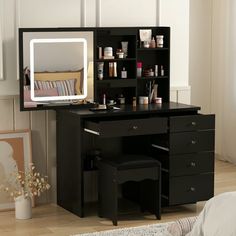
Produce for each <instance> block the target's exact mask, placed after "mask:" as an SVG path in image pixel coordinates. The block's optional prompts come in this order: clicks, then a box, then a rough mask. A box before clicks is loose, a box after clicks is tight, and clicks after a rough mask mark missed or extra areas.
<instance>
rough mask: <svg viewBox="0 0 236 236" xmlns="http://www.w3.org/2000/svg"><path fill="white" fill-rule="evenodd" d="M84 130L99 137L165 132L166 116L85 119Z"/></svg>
mask: <svg viewBox="0 0 236 236" xmlns="http://www.w3.org/2000/svg"><path fill="white" fill-rule="evenodd" d="M84 131H86V132H89V133H92V134H95V135H99V136H101V137H119V136H132V135H145V134H160V133H166V132H167V118H165V117H153V118H146V119H130V120H112V121H110V120H109V121H97V122H95V121H86V122H85V125H84Z"/></svg>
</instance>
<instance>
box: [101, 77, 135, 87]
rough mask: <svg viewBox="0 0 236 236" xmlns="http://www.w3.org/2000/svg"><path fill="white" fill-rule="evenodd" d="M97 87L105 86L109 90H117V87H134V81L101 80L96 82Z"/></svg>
mask: <svg viewBox="0 0 236 236" xmlns="http://www.w3.org/2000/svg"><path fill="white" fill-rule="evenodd" d="M97 83H98V85H99V86H100V85H101V86H106V87H111V88H117V87H123V88H127V87H136V79H119V78H116V79H103V80H97Z"/></svg>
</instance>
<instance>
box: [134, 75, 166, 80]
mask: <svg viewBox="0 0 236 236" xmlns="http://www.w3.org/2000/svg"><path fill="white" fill-rule="evenodd" d="M168 78H169V76H167V75H164V76H149V77H144V76H142V77H138V80H141V81H145V80H152V79H168Z"/></svg>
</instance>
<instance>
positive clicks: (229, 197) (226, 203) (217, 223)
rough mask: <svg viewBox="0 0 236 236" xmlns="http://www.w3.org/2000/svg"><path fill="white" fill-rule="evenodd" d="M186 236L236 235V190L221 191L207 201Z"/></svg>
mask: <svg viewBox="0 0 236 236" xmlns="http://www.w3.org/2000/svg"><path fill="white" fill-rule="evenodd" d="M186 236H236V192H227V193H223V194H220V195H217V196H215V197H213V198H212V199H210V200H209V201H207V203H206V205H205V206H204V208H203V210H202V212H201V213H200V215H199V216H198V218H197V221H196V222H195V224H194V226H193V229H192V231H191V232H190V233H188V234H187V235H186Z"/></svg>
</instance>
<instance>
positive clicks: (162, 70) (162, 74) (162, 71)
mask: <svg viewBox="0 0 236 236" xmlns="http://www.w3.org/2000/svg"><path fill="white" fill-rule="evenodd" d="M164 75H165V71H164V67H163V65H161V76H164Z"/></svg>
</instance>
